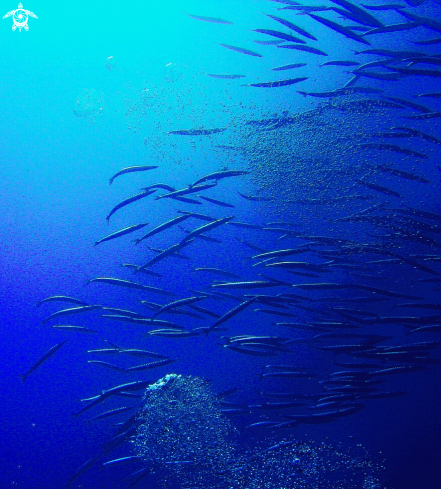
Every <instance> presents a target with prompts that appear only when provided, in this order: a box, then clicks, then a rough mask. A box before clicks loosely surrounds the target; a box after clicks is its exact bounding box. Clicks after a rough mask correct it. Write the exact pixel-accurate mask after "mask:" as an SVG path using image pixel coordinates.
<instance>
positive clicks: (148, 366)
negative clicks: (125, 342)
mask: <svg viewBox="0 0 441 489" xmlns="http://www.w3.org/2000/svg"><path fill="white" fill-rule="evenodd" d="M173 362H176V358H167V359H165V360H159V361H157V362H150V363H145V364H143V365H135V366H134V367H129V368H126V370H125V371H126V372H139V371H141V370H151V369H153V368H158V367H163V366H164V365H169V364H170V363H173Z"/></svg>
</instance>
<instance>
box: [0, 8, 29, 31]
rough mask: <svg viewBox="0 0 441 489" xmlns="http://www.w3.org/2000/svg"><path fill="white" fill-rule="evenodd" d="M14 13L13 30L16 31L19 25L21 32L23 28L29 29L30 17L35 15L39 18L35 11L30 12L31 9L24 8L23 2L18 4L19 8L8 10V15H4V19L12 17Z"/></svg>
mask: <svg viewBox="0 0 441 489" xmlns="http://www.w3.org/2000/svg"><path fill="white" fill-rule="evenodd" d="M11 15H12V20H13V21H14V23H13V24H12V30H13V31H15V30H16V29H17V27H18V29H19V31H20V32H21V29H22V28H24V30H25V31H28V30H29V26H28V18H29V16H30V17H34V18H35V19H38V17H37V16H36V15H35V14H34V13H33V12H30V11H29V10H24V9H23V5H22V4H21V3H19V4H18V8H17V10H11V11H10V12H8V13H7V14H6V15H4V16H3V18H4V19H6V18H7V17H10V16H11Z"/></svg>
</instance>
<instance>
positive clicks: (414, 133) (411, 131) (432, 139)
mask: <svg viewBox="0 0 441 489" xmlns="http://www.w3.org/2000/svg"><path fill="white" fill-rule="evenodd" d="M392 130H398V131H406V132H407V133H409V134H410V135H412V136H416V137H420V138H422V139H425V140H426V141H430V142H431V143H435V144H441V139H438V138H436V137H435V136H431V135H430V134H426V133H425V132H422V131H418V129H412V128H410V127H393V128H392Z"/></svg>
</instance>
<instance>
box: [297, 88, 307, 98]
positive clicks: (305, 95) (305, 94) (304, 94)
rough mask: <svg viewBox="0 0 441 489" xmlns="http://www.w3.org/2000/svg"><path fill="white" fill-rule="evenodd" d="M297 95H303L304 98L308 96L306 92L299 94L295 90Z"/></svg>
mask: <svg viewBox="0 0 441 489" xmlns="http://www.w3.org/2000/svg"><path fill="white" fill-rule="evenodd" d="M297 93H300V95H303V96H304V97H307V96H308V94H307V93H306V92H301V91H299V90H297Z"/></svg>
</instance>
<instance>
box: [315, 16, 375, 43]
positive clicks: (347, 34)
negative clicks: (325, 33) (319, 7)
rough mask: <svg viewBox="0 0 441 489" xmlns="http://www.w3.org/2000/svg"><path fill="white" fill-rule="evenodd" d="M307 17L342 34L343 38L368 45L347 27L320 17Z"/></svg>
mask: <svg viewBox="0 0 441 489" xmlns="http://www.w3.org/2000/svg"><path fill="white" fill-rule="evenodd" d="M308 15H309V16H310V17H311V18H312V19H314V20H316V21H317V22H320V24H323V25H325V26H326V27H329V28H330V29H332V30H333V31H335V32H338V33H339V34H343V35H344V36H345V37H347V38H349V39H353V40H354V41H358V42H361V43H362V44H370V42H369V41H367V40H366V39H364V38H363V37H361V36H359V35H358V34H356V33H355V32H353V31H351V29H348V28H347V27H344V26H342V25H340V24H337V23H336V22H333V21H332V20H328V19H325V18H324V17H320V16H318V15H314V14H308Z"/></svg>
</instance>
